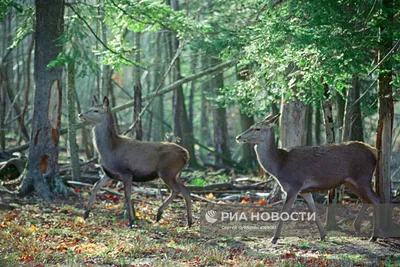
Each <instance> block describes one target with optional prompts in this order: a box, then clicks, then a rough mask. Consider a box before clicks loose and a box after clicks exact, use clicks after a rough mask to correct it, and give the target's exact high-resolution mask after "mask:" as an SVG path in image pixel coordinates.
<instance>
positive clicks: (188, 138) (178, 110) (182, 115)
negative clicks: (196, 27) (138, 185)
mask: <svg viewBox="0 0 400 267" xmlns="http://www.w3.org/2000/svg"><path fill="white" fill-rule="evenodd" d="M171 8H172V9H173V10H175V11H178V10H179V5H178V0H171ZM170 40H171V48H172V53H171V54H172V55H175V54H176V51H177V50H178V47H179V41H178V38H177V36H176V35H175V33H171V38H170ZM171 73H172V77H173V81H174V82H175V81H178V80H180V79H181V78H182V77H181V64H180V57H177V59H176V60H175V63H174V65H173V68H172V71H171ZM174 103H175V105H174V107H175V114H174V134H175V136H178V137H180V140H179V142H178V143H179V144H181V145H182V146H183V147H185V148H186V149H187V150H188V151H189V154H190V160H189V166H192V167H198V166H199V165H198V163H197V160H196V154H195V150H194V136H193V130H192V129H191V127H190V123H189V119H188V115H187V112H186V106H185V98H184V94H183V88H182V85H180V86H178V88H177V89H176V91H175V94H174Z"/></svg>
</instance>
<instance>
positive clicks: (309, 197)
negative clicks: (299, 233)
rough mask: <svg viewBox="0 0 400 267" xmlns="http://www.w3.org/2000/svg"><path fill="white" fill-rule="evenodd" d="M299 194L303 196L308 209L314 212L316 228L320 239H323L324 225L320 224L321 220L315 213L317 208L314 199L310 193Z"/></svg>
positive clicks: (324, 234) (324, 235) (324, 233)
mask: <svg viewBox="0 0 400 267" xmlns="http://www.w3.org/2000/svg"><path fill="white" fill-rule="evenodd" d="M301 196H302V197H303V198H304V200H305V201H306V203H307V206H308V209H309V210H310V211H311V212H312V213H314V214H315V223H316V224H317V227H318V230H319V234H320V236H321V240H325V237H326V232H325V229H324V226H323V224H322V222H321V221H320V219H319V217H318V215H317V208H316V207H315V202H314V199H313V197H312V194H311V193H305V194H301Z"/></svg>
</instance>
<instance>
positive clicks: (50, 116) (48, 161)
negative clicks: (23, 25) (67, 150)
mask: <svg viewBox="0 0 400 267" xmlns="http://www.w3.org/2000/svg"><path fill="white" fill-rule="evenodd" d="M35 5H36V26H35V32H36V36H35V38H36V42H35V44H36V45H35V75H34V77H35V82H36V89H35V97H34V111H33V119H32V134H31V139H30V140H31V141H30V145H29V157H28V167H27V170H26V171H25V175H24V179H23V182H22V185H21V188H20V194H21V195H25V194H27V193H28V192H30V191H32V190H33V191H34V192H35V193H36V195H37V196H38V197H40V198H42V199H44V200H50V199H51V198H52V197H53V194H54V193H61V194H63V195H65V196H66V195H68V189H67V188H66V186H65V185H64V184H63V182H62V180H61V178H60V175H59V172H58V171H59V166H58V143H59V137H60V124H61V99H62V98H61V94H62V90H61V74H62V68H61V67H60V66H58V67H54V68H51V69H49V68H48V67H47V65H48V64H49V63H50V62H51V61H52V60H55V59H56V58H57V55H58V54H59V53H60V52H61V50H62V46H61V45H60V38H61V34H62V32H63V24H64V1H63V0H36V2H35Z"/></svg>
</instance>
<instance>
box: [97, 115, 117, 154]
mask: <svg viewBox="0 0 400 267" xmlns="http://www.w3.org/2000/svg"><path fill="white" fill-rule="evenodd" d="M93 133H94V136H93V137H94V143H95V145H96V148H97V151H98V152H99V154H100V155H101V156H102V157H104V156H105V155H107V153H109V152H111V151H112V150H113V149H114V148H115V147H116V143H117V141H118V139H119V138H120V137H119V135H118V133H117V130H116V127H115V121H114V117H113V115H112V114H111V112H108V113H107V118H106V119H105V120H104V121H103V122H101V123H98V124H96V125H95V126H94V128H93Z"/></svg>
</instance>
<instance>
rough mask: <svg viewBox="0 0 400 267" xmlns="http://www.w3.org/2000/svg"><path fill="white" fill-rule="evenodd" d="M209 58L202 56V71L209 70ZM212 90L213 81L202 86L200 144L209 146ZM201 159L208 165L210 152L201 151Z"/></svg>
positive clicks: (205, 82)
mask: <svg viewBox="0 0 400 267" xmlns="http://www.w3.org/2000/svg"><path fill="white" fill-rule="evenodd" d="M209 65H210V64H209V57H208V56H207V55H205V54H202V55H201V67H202V69H207V68H208V66H209ZM210 88H211V81H210V80H209V79H207V80H205V81H204V82H203V83H202V85H201V108H202V111H201V114H200V132H199V135H198V136H199V143H200V144H202V145H204V146H208V144H209V140H210V139H211V138H210V131H209V127H208V121H209V109H210V107H209V105H210V102H209V101H208V99H207V97H206V94H207V92H208V91H209V90H210ZM200 159H201V161H202V163H203V164H204V163H206V162H207V161H208V160H209V159H208V152H207V151H206V150H205V149H200Z"/></svg>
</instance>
